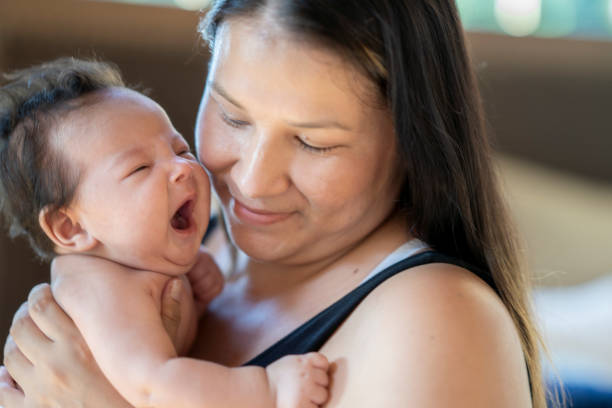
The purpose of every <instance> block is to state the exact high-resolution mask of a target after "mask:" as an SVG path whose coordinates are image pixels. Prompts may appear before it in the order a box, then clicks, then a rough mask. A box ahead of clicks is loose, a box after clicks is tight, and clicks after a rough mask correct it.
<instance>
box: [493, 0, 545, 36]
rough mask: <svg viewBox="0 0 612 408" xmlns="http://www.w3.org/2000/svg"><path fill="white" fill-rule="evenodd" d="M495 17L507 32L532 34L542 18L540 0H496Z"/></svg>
mask: <svg viewBox="0 0 612 408" xmlns="http://www.w3.org/2000/svg"><path fill="white" fill-rule="evenodd" d="M495 18H496V19H497V22H498V23H499V26H500V27H501V28H502V29H503V30H504V31H505V32H507V33H508V34H510V35H514V36H517V37H520V36H525V35H529V34H533V33H534V32H535V31H536V30H537V29H538V27H539V26H540V21H541V19H542V0H496V1H495Z"/></svg>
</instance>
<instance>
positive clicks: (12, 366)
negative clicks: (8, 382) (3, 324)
mask: <svg viewBox="0 0 612 408" xmlns="http://www.w3.org/2000/svg"><path fill="white" fill-rule="evenodd" d="M4 366H5V367H6V369H7V370H8V372H9V373H10V376H11V377H12V379H13V380H14V381H15V382H17V384H20V383H23V382H24V381H25V380H27V379H28V377H29V376H30V374H31V372H32V368H33V366H32V363H31V362H30V360H28V359H27V357H26V356H25V355H24V354H23V353H22V352H21V350H19V348H18V347H17V345H16V344H15V342H14V341H13V338H12V337H11V336H9V337H8V338H7V339H6V344H5V345H4Z"/></svg>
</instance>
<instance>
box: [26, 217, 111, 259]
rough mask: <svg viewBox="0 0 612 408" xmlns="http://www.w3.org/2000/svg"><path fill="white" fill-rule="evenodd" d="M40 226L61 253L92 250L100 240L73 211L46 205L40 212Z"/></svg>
mask: <svg viewBox="0 0 612 408" xmlns="http://www.w3.org/2000/svg"><path fill="white" fill-rule="evenodd" d="M38 223H39V224H40V227H41V228H42V230H43V231H44V232H45V234H46V235H47V236H48V237H49V239H50V240H51V241H53V243H54V244H55V246H56V248H57V250H58V252H61V253H66V252H68V253H82V252H87V251H90V250H92V249H93V248H94V247H95V246H96V245H98V242H99V241H98V240H97V239H96V238H95V237H93V236H92V235H91V234H89V232H88V231H87V230H86V229H84V228H83V227H82V226H81V224H79V222H78V220H76V218H75V217H74V214H72V212H71V211H69V210H68V209H67V208H60V209H58V210H54V211H51V210H50V209H49V207H45V208H43V209H42V210H41V211H40V214H38Z"/></svg>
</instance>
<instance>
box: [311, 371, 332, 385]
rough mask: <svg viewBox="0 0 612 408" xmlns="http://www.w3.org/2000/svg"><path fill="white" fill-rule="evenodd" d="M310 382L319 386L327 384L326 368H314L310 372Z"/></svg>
mask: <svg viewBox="0 0 612 408" xmlns="http://www.w3.org/2000/svg"><path fill="white" fill-rule="evenodd" d="M310 375H311V378H312V382H313V383H315V384H316V385H319V386H321V387H327V386H329V374H328V373H327V371H326V370H322V369H320V368H315V369H314V370H312V372H311V373H310Z"/></svg>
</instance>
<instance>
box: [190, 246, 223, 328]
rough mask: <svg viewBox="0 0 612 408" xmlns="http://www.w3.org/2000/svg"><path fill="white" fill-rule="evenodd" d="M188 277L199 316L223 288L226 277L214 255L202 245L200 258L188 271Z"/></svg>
mask: <svg viewBox="0 0 612 408" xmlns="http://www.w3.org/2000/svg"><path fill="white" fill-rule="evenodd" d="M187 279H189V283H190V284H191V288H192V290H193V299H194V302H195V305H196V310H197V313H198V316H201V315H202V313H204V311H205V310H206V308H207V307H208V304H209V303H210V302H211V301H212V300H213V299H214V298H215V297H216V296H217V295H218V294H219V293H221V291H222V290H223V285H224V283H225V279H224V277H223V274H222V273H221V270H220V269H219V267H218V266H217V264H216V263H215V261H214V259H213V257H212V256H211V255H210V254H209V253H208V252H207V251H206V250H205V249H204V247H200V252H199V253H198V259H197V261H196V263H195V265H194V266H193V268H191V270H190V271H189V272H187Z"/></svg>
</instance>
